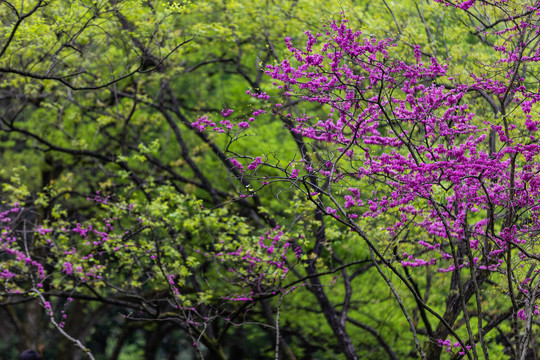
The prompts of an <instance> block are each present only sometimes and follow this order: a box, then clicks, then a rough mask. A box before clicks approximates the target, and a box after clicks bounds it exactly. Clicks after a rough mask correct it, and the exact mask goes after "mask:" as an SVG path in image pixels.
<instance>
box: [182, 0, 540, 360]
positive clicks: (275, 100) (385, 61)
mask: <svg viewBox="0 0 540 360" xmlns="http://www.w3.org/2000/svg"><path fill="white" fill-rule="evenodd" d="M438 2H440V3H441V5H442V6H451V7H455V8H456V10H457V11H464V12H466V13H467V14H468V16H470V17H471V18H473V19H474V21H475V22H476V23H477V25H478V26H477V28H476V35H478V36H480V37H481V39H482V41H483V42H484V43H485V44H488V45H489V46H490V47H491V49H492V61H490V62H488V63H482V64H477V65H478V66H477V67H476V68H475V69H474V70H473V71H469V72H461V73H452V72H451V71H449V68H450V67H449V64H450V65H451V62H452V61H455V60H453V59H438V58H436V57H434V56H429V54H426V53H425V52H424V49H422V48H420V47H419V46H415V45H411V47H410V51H411V52H412V53H413V55H414V59H415V61H403V60H400V59H399V57H396V56H395V53H396V51H395V49H396V47H397V44H398V42H399V39H391V38H386V39H377V38H374V37H371V36H366V35H364V34H363V33H362V32H361V31H358V30H356V29H354V28H353V27H351V26H350V25H349V23H348V21H347V20H346V19H343V20H341V21H334V22H332V23H330V24H329V25H328V26H327V27H326V28H325V29H324V30H323V31H322V32H319V33H312V32H310V31H307V32H306V33H305V35H306V37H307V42H306V44H305V45H304V46H302V47H297V46H295V45H294V44H293V43H292V41H291V39H290V38H285V41H286V44H287V47H288V50H289V52H290V55H289V56H288V57H287V58H286V59H285V60H283V61H282V62H281V63H279V64H273V65H272V64H268V65H266V74H267V76H270V77H271V78H272V79H273V81H274V82H273V84H274V85H275V86H276V87H277V88H278V89H280V90H281V94H282V96H281V97H271V96H270V95H268V94H266V93H264V92H260V91H256V90H255V91H251V92H248V94H250V95H251V96H253V97H255V98H257V99H260V100H263V101H266V102H267V105H266V106H262V107H261V108H260V109H259V110H256V111H254V112H253V114H252V116H251V117H248V118H246V119H239V120H238V122H237V123H233V122H231V121H229V120H228V119H227V117H228V115H229V114H228V113H223V114H222V115H223V117H224V119H223V120H220V121H217V120H216V121H214V120H211V119H208V118H202V119H199V120H198V121H197V122H195V123H193V124H192V125H193V126H197V127H199V128H200V130H201V131H203V130H204V131H209V130H213V131H215V132H224V133H226V134H228V136H229V137H230V139H231V141H240V140H239V139H240V137H241V135H243V134H249V133H250V132H254V133H255V132H256V131H257V130H256V129H257V121H259V120H258V117H260V116H261V114H263V113H267V115H268V116H269V117H271V118H273V119H280V120H281V121H282V123H283V124H284V127H285V128H286V129H287V130H288V131H289V132H290V134H291V136H292V137H293V138H294V141H295V142H296V144H297V146H298V152H297V156H296V157H295V158H291V159H287V160H285V159H279V162H275V161H272V159H271V158H270V157H269V156H267V155H266V157H265V154H262V155H258V156H257V155H256V154H255V155H251V154H249V155H248V154H238V153H235V152H234V151H232V154H233V155H235V157H234V158H233V159H232V162H233V164H234V166H235V167H236V169H237V170H239V171H241V172H242V173H245V174H246V176H250V177H251V178H252V179H254V180H257V181H259V182H260V183H261V186H263V187H264V186H270V185H271V184H272V183H274V182H280V183H282V182H286V183H290V184H291V185H293V186H294V187H295V188H297V189H298V190H299V191H301V192H302V193H303V195H304V196H305V197H306V198H307V199H309V200H310V201H311V202H312V203H313V204H315V205H316V206H317V212H318V214H319V216H320V217H324V218H325V219H332V220H331V221H334V222H338V223H341V224H343V226H346V227H347V228H349V229H350V231H351V233H356V234H357V235H359V236H360V237H361V238H362V239H363V240H364V246H365V247H366V248H367V249H369V255H370V259H371V261H372V263H373V265H374V266H375V267H376V269H377V271H378V272H379V274H380V276H381V277H382V278H383V279H384V281H385V283H386V286H387V287H388V288H389V289H390V291H391V292H392V294H393V296H394V297H395V301H396V302H397V303H398V304H399V306H400V308H401V311H402V313H403V316H404V317H405V318H406V320H407V322H408V324H409V330H410V337H411V341H412V343H413V344H414V345H415V346H416V350H417V352H418V356H420V357H421V358H423V359H435V358H439V357H440V356H441V352H443V351H447V352H452V351H454V349H455V355H454V356H455V357H462V356H467V357H468V358H470V359H478V358H486V359H487V358H489V344H488V341H487V340H486V339H487V335H488V334H489V332H490V331H493V329H496V328H499V326H500V325H501V324H502V323H508V324H509V328H510V330H509V331H508V332H507V334H506V335H505V336H507V341H506V342H507V351H508V353H509V355H510V357H511V358H514V359H525V358H527V356H528V355H527V354H528V353H529V352H530V351H532V350H531V346H533V345H530V339H531V337H532V336H534V335H533V334H534V323H535V322H536V319H537V317H538V315H539V314H540V312H539V309H538V301H537V300H538V286H539V281H540V279H539V278H538V270H537V269H536V266H537V263H536V261H537V260H539V259H540V258H539V256H538V248H537V239H538V230H539V228H538V226H539V225H540V223H539V210H540V208H539V190H540V189H539V186H540V176H539V170H540V168H539V165H538V155H539V152H540V145H539V144H538V135H537V131H538V123H539V121H538V108H539V107H538V104H537V103H538V101H539V100H540V94H539V93H538V90H539V86H538V78H537V76H536V71H537V69H538V65H537V63H538V61H539V60H540V47H539V46H538V44H539V41H540V34H539V30H540V28H539V24H538V16H539V15H540V6H539V4H538V3H536V2H523V3H517V2H509V1H497V2H489V1H455V2H453V1H438ZM479 12H484V13H485V14H490V15H491V16H493V17H494V18H497V19H498V20H496V21H495V20H492V21H486V20H485V19H486V18H482V17H480V16H478V15H477V14H478V13H479ZM488 19H489V17H488ZM298 104H301V106H298ZM262 158H265V160H261V159H262ZM241 159H242V160H244V161H243V162H242V161H241ZM283 162H285V163H286V166H283V165H282V164H283ZM266 169H268V170H267V171H266V172H265V170H266ZM270 170H272V171H270ZM275 170H278V171H281V173H280V174H276V173H275ZM369 219H371V220H369ZM327 221H328V220H327ZM368 224H376V226H377V227H378V228H379V229H380V230H381V231H384V232H385V234H386V236H387V237H388V239H390V243H391V245H392V246H391V247H393V248H394V251H393V252H389V251H387V250H388V248H386V249H385V247H384V246H382V245H383V244H381V243H378V242H377V241H376V240H375V239H374V236H373V235H372V234H371V232H372V231H373V230H374V229H373V228H369V225H368ZM321 241H322V240H321V239H316V241H315V243H314V245H313V248H312V249H311V251H312V253H313V254H315V256H317V255H320V251H321V246H322V245H321ZM425 268H431V269H434V270H435V271H436V273H437V275H436V276H437V277H446V278H448V282H447V285H446V289H445V290H444V291H445V292H446V295H445V297H446V299H445V301H444V303H443V304H440V303H439V304H431V303H430V301H427V300H426V299H427V298H426V297H425V296H424V294H423V293H422V289H420V288H419V287H418V284H417V283H416V282H415V273H419V272H421V271H423V269H425ZM306 272H307V273H308V274H315V273H316V272H315V270H314V267H313V264H310V265H308V266H307V270H306ZM494 283H496V285H497V291H495V293H496V296H497V300H496V301H494V300H493V299H492V298H491V297H492V296H493V293H494V292H493V291H490V290H488V289H490V288H492V287H493V286H494ZM312 285H313V286H316V285H317V284H314V283H312ZM487 291H489V295H488V293H487ZM314 294H315V296H317V294H316V291H315V292H314ZM404 298H409V299H413V300H414V301H413V303H414V305H413V306H412V307H411V303H410V302H409V301H405V300H404ZM318 300H319V302H320V304H321V309H322V311H323V312H324V314H325V317H326V319H327V321H328V324H329V325H330V326H331V327H332V330H333V331H334V334H335V336H336V337H337V338H338V341H339V343H340V347H341V350H342V351H343V353H344V354H345V356H346V357H347V358H348V359H356V358H357V355H356V350H355V347H354V343H353V341H352V339H351V338H350V337H349V336H348V334H347V329H346V327H345V326H343V325H342V324H340V315H341V319H343V314H344V313H345V314H346V310H343V311H341V314H340V312H339V311H338V312H336V311H334V309H333V308H332V309H325V304H324V299H323V298H322V297H319V298H318ZM412 308H414V309H412ZM412 311H415V312H416V311H419V312H420V313H421V314H422V315H421V319H422V320H420V321H415V320H413V317H412V315H411V312H412ZM492 356H493V355H492Z"/></svg>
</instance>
